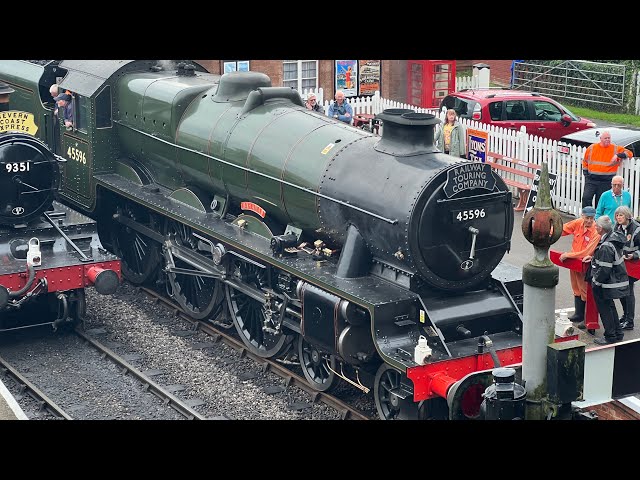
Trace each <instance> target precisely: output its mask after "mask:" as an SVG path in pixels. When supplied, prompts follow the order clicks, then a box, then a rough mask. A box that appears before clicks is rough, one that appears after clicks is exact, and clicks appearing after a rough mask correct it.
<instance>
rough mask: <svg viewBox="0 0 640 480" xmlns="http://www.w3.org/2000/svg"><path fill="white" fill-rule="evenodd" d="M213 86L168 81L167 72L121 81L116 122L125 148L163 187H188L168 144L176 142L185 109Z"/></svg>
mask: <svg viewBox="0 0 640 480" xmlns="http://www.w3.org/2000/svg"><path fill="white" fill-rule="evenodd" d="M211 87H212V84H211V83H210V82H208V81H205V80H203V79H201V78H199V77H189V78H187V77H173V78H170V77H169V78H168V76H167V74H166V73H162V74H158V73H152V72H149V73H135V74H129V75H125V76H123V77H122V78H121V79H120V80H119V81H118V83H117V87H116V98H117V109H116V112H117V113H115V114H114V119H115V120H116V121H117V122H120V125H118V128H117V130H118V132H119V135H120V141H121V145H122V147H123V149H124V150H125V151H126V152H127V153H128V154H129V155H131V156H133V157H134V158H136V159H137V160H138V161H139V162H140V163H141V164H143V165H144V166H145V167H147V168H148V169H149V170H151V171H152V172H153V173H154V176H155V180H156V181H157V182H158V183H159V184H161V185H164V186H166V187H168V188H170V189H177V188H180V187H181V186H184V185H185V183H184V181H183V179H182V177H181V175H180V174H179V172H180V171H179V170H178V169H177V168H176V151H175V148H174V147H173V146H171V145H169V144H167V143H165V142H171V143H173V142H174V141H175V138H176V130H177V128H178V124H179V122H180V119H181V117H182V114H183V112H184V110H185V109H186V108H187V106H188V105H189V104H190V103H191V102H192V101H193V100H194V98H195V97H198V96H200V95H201V94H202V93H203V92H204V91H206V90H208V89H210V88H211ZM127 127H130V128H127ZM138 131H139V132H144V133H146V134H147V135H149V136H145V135H141V134H140V133H138ZM156 138H158V139H161V140H164V141H165V142H159V141H158V140H156ZM205 140H206V139H205ZM202 163H206V162H204V161H203V162H202Z"/></svg>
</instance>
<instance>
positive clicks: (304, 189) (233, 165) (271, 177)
mask: <svg viewBox="0 0 640 480" xmlns="http://www.w3.org/2000/svg"><path fill="white" fill-rule="evenodd" d="M113 123H117V124H118V125H122V126H123V127H126V128H129V129H131V130H133V131H134V132H136V133H139V134H141V135H144V136H146V137H149V138H152V139H154V140H157V141H159V142H162V143H166V144H167V145H170V146H172V147H175V148H179V149H181V150H184V151H186V152H191V153H195V154H196V155H201V156H203V157H205V158H209V159H211V160H215V161H217V162H221V163H223V164H225V165H229V166H230V167H236V168H238V169H240V170H244V171H245V172H250V173H252V174H254V175H259V176H261V177H265V178H268V179H269V180H273V181H275V182H278V183H281V184H284V185H287V186H289V187H292V188H297V189H298V190H302V191H303V192H307V193H310V194H312V195H316V196H318V197H321V198H324V199H326V200H329V201H331V202H335V203H339V204H340V205H344V206H345V207H349V208H352V209H354V210H357V211H359V212H362V213H364V214H367V215H370V216H372V217H375V218H378V219H380V220H382V221H384V222H387V223H390V224H391V225H396V224H397V223H398V219H397V218H396V219H391V218H387V217H383V216H381V215H378V214H377V213H373V212H371V211H369V210H365V209H364V208H360V207H358V206H356V205H352V204H351V203H349V202H345V201H343V200H338V199H337V198H333V197H330V196H328V195H324V194H322V193H320V192H316V191H314V190H310V189H308V188H305V187H302V186H300V185H296V184H295V183H291V182H287V181H286V180H284V179H282V178H277V177H273V176H271V175H269V174H266V173H262V172H258V171H256V170H252V169H250V168H247V167H243V166H242V165H237V164H235V163H232V162H228V161H226V160H223V159H221V158H218V157H214V156H212V155H208V154H206V153H204V152H200V151H198V150H193V149H192V148H187V147H183V146H181V145H177V144H175V143H173V142H169V141H167V140H163V139H162V138H158V137H156V136H155V135H151V134H149V133H146V132H143V131H141V130H138V129H137V128H134V127H131V126H129V125H126V124H124V123H122V122H121V121H120V120H114V121H113Z"/></svg>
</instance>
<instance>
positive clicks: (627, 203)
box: [596, 175, 632, 225]
mask: <svg viewBox="0 0 640 480" xmlns="http://www.w3.org/2000/svg"><path fill="white" fill-rule="evenodd" d="M623 187H624V178H622V177H621V176H620V175H616V176H615V177H613V178H612V179H611V190H607V191H606V192H604V193H603V194H602V195H600V199H599V200H598V206H597V207H596V220H597V219H598V218H599V217H600V216H601V215H608V216H609V218H610V219H611V221H612V222H613V224H614V225H615V224H616V213H615V212H616V208H618V207H623V206H624V207H629V208H632V207H631V193H629V190H623Z"/></svg>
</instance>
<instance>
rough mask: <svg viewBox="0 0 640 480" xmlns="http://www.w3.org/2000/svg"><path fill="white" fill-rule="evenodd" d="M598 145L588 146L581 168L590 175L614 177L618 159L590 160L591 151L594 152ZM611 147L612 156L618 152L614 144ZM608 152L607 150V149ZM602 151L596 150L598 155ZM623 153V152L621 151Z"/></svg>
mask: <svg viewBox="0 0 640 480" xmlns="http://www.w3.org/2000/svg"><path fill="white" fill-rule="evenodd" d="M596 145H599V144H593V145H589V147H587V151H586V152H585V158H584V160H583V161H582V168H583V169H585V170H587V171H588V172H589V173H590V174H591V175H602V176H611V175H615V174H616V173H617V172H618V167H619V166H620V162H621V160H620V159H616V160H613V161H612V160H611V156H609V157H608V158H606V159H600V158H596V159H592V156H593V151H594V150H595V146H596ZM611 145H612V146H613V155H615V154H616V153H619V152H618V146H617V145H616V144H614V143H612V144H611ZM607 150H608V149H607ZM603 151H604V150H602V149H598V153H600V154H601V153H602V152H603ZM623 151H624V150H623Z"/></svg>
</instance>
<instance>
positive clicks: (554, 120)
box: [440, 88, 596, 140]
mask: <svg viewBox="0 0 640 480" xmlns="http://www.w3.org/2000/svg"><path fill="white" fill-rule="evenodd" d="M442 107H446V108H447V109H449V108H453V109H454V110H455V111H456V112H458V116H459V117H462V118H468V119H470V120H476V121H479V122H482V123H487V124H489V125H495V126H497V127H503V128H508V129H510V130H517V131H519V130H520V127H521V126H523V125H524V127H525V128H526V129H527V133H528V134H530V135H537V136H539V137H544V138H549V139H552V140H560V138H562V137H563V136H565V135H568V134H570V133H574V132H578V131H580V130H585V129H587V128H592V127H595V126H596V124H595V123H593V122H592V121H591V120H587V119H586V118H580V117H578V116H576V115H574V114H573V113H571V111H570V110H569V109H568V108H567V107H565V106H563V105H561V104H559V103H558V102H556V101H555V100H552V99H551V98H549V97H545V96H543V95H540V94H539V93H535V92H525V91H522V90H506V89H496V88H481V89H475V90H472V89H465V90H460V91H459V92H454V93H451V94H450V95H447V96H446V97H444V98H443V99H442V102H441V104H440V108H442Z"/></svg>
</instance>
